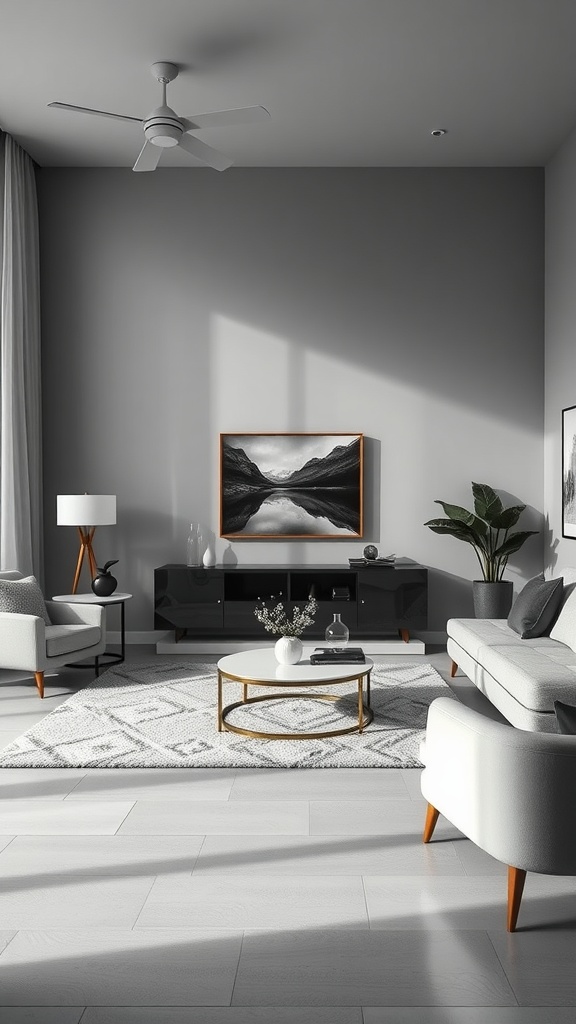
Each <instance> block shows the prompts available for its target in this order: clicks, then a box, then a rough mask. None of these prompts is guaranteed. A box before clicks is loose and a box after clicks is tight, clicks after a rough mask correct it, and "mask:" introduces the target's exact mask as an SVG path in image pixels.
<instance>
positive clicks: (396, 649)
mask: <svg viewBox="0 0 576 1024" xmlns="http://www.w3.org/2000/svg"><path fill="white" fill-rule="evenodd" d="M320 643H321V642H320V641H318V645H320ZM358 643H359V645H360V646H361V647H362V650H363V651H364V653H365V654H367V655H368V656H369V657H371V656H372V655H373V654H402V655H410V656H413V655H415V654H424V653H425V651H426V648H425V646H424V644H423V642H422V640H409V641H408V643H404V641H403V640H362V641H358ZM270 646H271V643H270V640H179V641H178V643H176V641H175V640H173V639H170V640H168V639H166V640H159V641H158V643H157V644H156V653H157V654H212V655H214V654H221V655H224V654H236V653H237V652H238V651H253V650H256V649H259V648H265V647H270ZM311 646H312V645H311Z"/></svg>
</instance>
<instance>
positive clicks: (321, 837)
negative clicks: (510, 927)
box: [0, 648, 576, 1024]
mask: <svg viewBox="0 0 576 1024" xmlns="http://www.w3.org/2000/svg"><path fill="white" fill-rule="evenodd" d="M127 653H128V659H129V660H131V661H137V660H140V659H147V660H150V658H151V657H154V656H155V655H154V654H153V653H151V651H150V649H146V648H128V651H127ZM186 660H189V659H188V658H186ZM391 660H392V661H397V660H398V659H397V658H392V659H391ZM414 660H416V659H414ZM422 660H425V661H429V662H432V664H434V665H435V667H436V668H437V669H438V670H439V671H440V672H441V674H442V675H443V677H444V678H445V679H446V680H448V672H449V661H448V658H447V657H446V654H445V653H433V654H431V655H427V656H425V658H423V659H422ZM89 678H90V673H89V672H83V671H82V670H79V669H77V668H76V669H66V670H64V671H63V672H62V674H61V676H60V677H58V678H56V677H55V678H52V679H50V680H49V685H48V687H47V697H46V699H45V700H44V701H43V702H40V701H39V700H38V698H37V696H36V692H35V688H34V686H33V684H31V683H30V682H11V683H10V682H7V681H6V680H5V678H3V677H0V714H2V710H5V711H6V715H5V717H4V719H3V720H2V721H1V723H0V724H1V725H2V729H1V730H0V745H2V743H3V742H4V743H6V742H9V741H10V740H11V739H13V738H15V737H16V736H17V735H20V733H21V732H22V731H23V729H24V728H28V727H29V725H31V724H33V723H34V722H35V721H38V720H39V718H41V717H42V716H43V715H45V714H48V713H49V712H50V711H51V710H53V709H54V708H55V707H57V706H58V705H59V704H60V703H62V702H63V701H64V700H66V699H67V697H68V695H69V694H70V693H73V692H75V691H76V690H78V689H80V688H82V687H83V686H84V685H86V683H87V682H88V681H89ZM453 685H454V687H455V689H456V690H457V692H458V695H459V696H460V698H461V699H463V700H465V701H466V702H470V703H472V704H473V705H474V706H476V707H478V706H479V705H480V706H482V700H483V698H482V695H481V694H479V693H478V692H477V691H476V690H474V689H473V688H472V687H471V686H470V685H469V684H467V682H466V680H465V679H464V678H458V679H457V680H456V681H455V682H454V683H453ZM490 713H491V715H493V712H490ZM424 808H425V803H424V801H423V799H422V796H421V793H420V771H419V770H418V769H401V770H388V771H379V770H377V769H369V770H362V769H356V770H352V769H350V770H342V771H338V770H332V769H329V770H317V771H312V770H308V771H297V770H290V771H288V770H282V769H278V770H258V771H253V770H244V771H242V770H237V771H236V770H231V769H214V770H212V769H206V770H190V771H174V770H171V769H165V770H161V769H160V770H144V769H142V770H130V771H123V770H117V771H112V770H111V771H98V770H94V769H93V770H84V769H64V770H62V769H60V770H58V769H57V770H53V771H51V770H45V769H37V770H27V769H10V770H4V771H0V928H2V930H1V931H0V1020H1V1021H2V1024H56V1022H58V1024H79V1021H80V1018H81V1024H568V1022H570V1024H574V1021H575V1020H576V974H575V972H574V966H573V965H574V962H575V961H576V883H575V880H574V879H563V878H549V877H545V876H537V875H528V879H527V882H526V889H525V894H524V899H523V903H522V908H521V911H520V918H519V930H518V932H517V933H516V934H515V935H512V936H510V935H508V934H507V933H506V931H505V926H504V914H505V903H506V892H505V889H506V877H505V876H506V870H505V867H503V866H502V865H500V864H499V863H498V862H496V861H494V860H493V859H492V858H490V857H487V855H486V854H484V853H483V852H482V851H479V850H478V849H477V848H476V847H474V846H473V844H472V843H470V842H469V840H467V839H463V838H461V837H460V836H459V834H458V833H457V832H456V830H454V829H453V828H452V826H450V825H449V823H447V822H445V821H442V819H441V820H440V822H439V824H438V826H437V829H436V832H435V837H434V838H435V841H434V842H432V843H430V844H429V845H427V846H424V845H423V844H422V841H421V834H422V825H423V817H424Z"/></svg>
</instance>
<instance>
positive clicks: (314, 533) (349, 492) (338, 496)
mask: <svg viewBox="0 0 576 1024" xmlns="http://www.w3.org/2000/svg"><path fill="white" fill-rule="evenodd" d="M363 530H364V435H363V434H350V433H343V432H339V433H288V432H286V433H225V434H224V433H223V434H220V536H221V537H226V538H229V539H256V538H257V539H258V540H263V539H266V540H281V539H282V540H285V539H290V538H291V539H302V538H310V539H314V540H321V539H330V540H337V539H340V540H357V539H358V538H360V537H362V536H363Z"/></svg>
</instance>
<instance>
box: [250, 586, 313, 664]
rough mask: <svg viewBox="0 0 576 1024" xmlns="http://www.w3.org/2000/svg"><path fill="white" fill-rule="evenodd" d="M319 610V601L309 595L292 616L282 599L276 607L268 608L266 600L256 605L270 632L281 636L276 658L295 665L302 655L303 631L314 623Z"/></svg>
mask: <svg viewBox="0 0 576 1024" xmlns="http://www.w3.org/2000/svg"><path fill="white" fill-rule="evenodd" d="M317 610H318V602H317V601H316V600H315V598H313V597H309V598H308V600H307V602H306V604H305V605H304V607H303V608H300V606H299V605H296V606H295V607H294V609H293V611H292V616H291V618H289V617H288V614H287V612H286V609H285V608H284V605H283V604H282V602H281V601H280V602H279V603H278V604H277V605H275V606H274V608H267V607H266V604H265V603H264V601H262V602H261V603H260V604H258V605H256V608H255V609H254V614H255V616H256V618H257V619H258V622H261V623H262V625H263V626H264V629H265V630H266V631H267V632H268V633H275V634H276V635H277V636H280V639H279V640H277V641H276V643H275V645H274V653H275V655H276V660H277V661H278V662H279V663H280V664H281V665H295V664H296V663H297V662H298V661H300V658H301V657H302V650H303V647H302V641H301V639H300V637H301V635H302V633H303V632H304V630H305V629H306V627H307V626H312V625H313V624H314V615H315V614H316V612H317Z"/></svg>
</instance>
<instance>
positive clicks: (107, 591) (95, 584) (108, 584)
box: [91, 558, 118, 597]
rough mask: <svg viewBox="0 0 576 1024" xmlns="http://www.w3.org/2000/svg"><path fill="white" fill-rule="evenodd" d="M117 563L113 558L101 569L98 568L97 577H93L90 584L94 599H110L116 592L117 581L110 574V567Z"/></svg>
mask: <svg viewBox="0 0 576 1024" xmlns="http://www.w3.org/2000/svg"><path fill="white" fill-rule="evenodd" d="M117 561H118V559H117V558H114V559H113V560H112V561H111V562H106V564H105V565H104V566H103V568H102V569H101V568H100V567H98V575H97V576H95V577H94V579H93V580H92V584H91V586H92V591H93V593H94V594H96V597H110V596H111V595H112V594H113V593H114V591H115V590H116V587H117V586H118V580H117V579H116V577H115V576H113V575H112V573H111V572H110V566H111V565H116V563H117Z"/></svg>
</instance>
